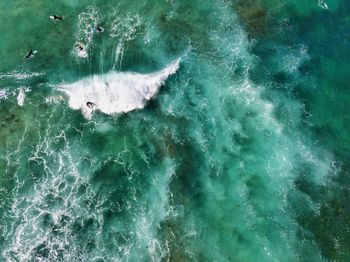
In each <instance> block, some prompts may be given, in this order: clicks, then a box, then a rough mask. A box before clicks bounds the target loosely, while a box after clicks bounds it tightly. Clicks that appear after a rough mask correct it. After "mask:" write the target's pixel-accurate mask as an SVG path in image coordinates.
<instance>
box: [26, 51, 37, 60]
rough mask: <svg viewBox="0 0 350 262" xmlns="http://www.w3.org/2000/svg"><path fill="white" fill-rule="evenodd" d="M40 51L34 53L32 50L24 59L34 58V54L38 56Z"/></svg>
mask: <svg viewBox="0 0 350 262" xmlns="http://www.w3.org/2000/svg"><path fill="white" fill-rule="evenodd" d="M37 52H38V51H36V50H35V51H33V49H30V51H29V52H28V54H27V55H26V56H25V57H24V59H30V58H33V57H34V54H36V53H37Z"/></svg>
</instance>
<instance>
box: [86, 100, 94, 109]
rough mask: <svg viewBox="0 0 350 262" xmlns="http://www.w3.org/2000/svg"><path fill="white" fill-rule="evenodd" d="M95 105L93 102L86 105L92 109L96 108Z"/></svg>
mask: <svg viewBox="0 0 350 262" xmlns="http://www.w3.org/2000/svg"><path fill="white" fill-rule="evenodd" d="M94 105H95V104H94V103H93V102H87V103H86V106H87V107H88V108H91V109H92V108H93V107H94Z"/></svg>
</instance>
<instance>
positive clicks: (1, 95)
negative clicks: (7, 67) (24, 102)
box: [0, 89, 7, 100]
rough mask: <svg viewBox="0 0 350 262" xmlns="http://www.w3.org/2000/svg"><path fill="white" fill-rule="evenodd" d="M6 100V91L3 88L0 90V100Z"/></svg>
mask: <svg viewBox="0 0 350 262" xmlns="http://www.w3.org/2000/svg"><path fill="white" fill-rule="evenodd" d="M3 99H4V100H6V99H7V91H6V90H4V89H1V90H0V100H3Z"/></svg>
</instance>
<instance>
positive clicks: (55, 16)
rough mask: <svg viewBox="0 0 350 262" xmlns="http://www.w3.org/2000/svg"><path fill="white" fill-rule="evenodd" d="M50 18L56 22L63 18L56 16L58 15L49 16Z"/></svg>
mask: <svg viewBox="0 0 350 262" xmlns="http://www.w3.org/2000/svg"><path fill="white" fill-rule="evenodd" d="M50 18H51V19H52V20H54V21H56V20H60V21H62V20H63V18H64V17H63V16H58V15H50Z"/></svg>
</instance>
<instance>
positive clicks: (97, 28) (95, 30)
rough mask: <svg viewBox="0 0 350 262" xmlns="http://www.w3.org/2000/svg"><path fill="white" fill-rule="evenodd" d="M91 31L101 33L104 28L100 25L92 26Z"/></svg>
mask: <svg viewBox="0 0 350 262" xmlns="http://www.w3.org/2000/svg"><path fill="white" fill-rule="evenodd" d="M92 31H93V32H94V33H98V34H99V33H102V32H103V31H104V29H103V28H102V27H100V26H96V27H94V28H93V29H92Z"/></svg>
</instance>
